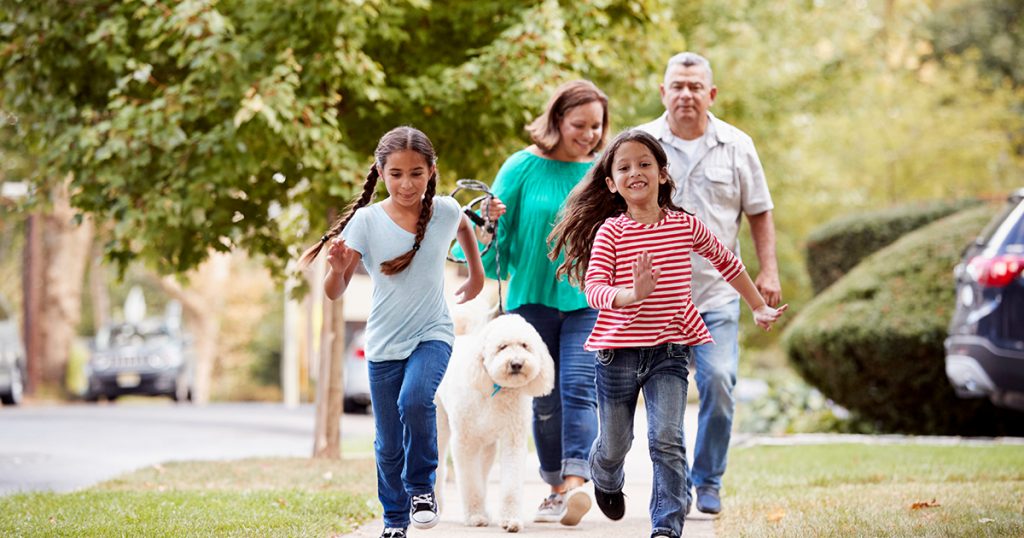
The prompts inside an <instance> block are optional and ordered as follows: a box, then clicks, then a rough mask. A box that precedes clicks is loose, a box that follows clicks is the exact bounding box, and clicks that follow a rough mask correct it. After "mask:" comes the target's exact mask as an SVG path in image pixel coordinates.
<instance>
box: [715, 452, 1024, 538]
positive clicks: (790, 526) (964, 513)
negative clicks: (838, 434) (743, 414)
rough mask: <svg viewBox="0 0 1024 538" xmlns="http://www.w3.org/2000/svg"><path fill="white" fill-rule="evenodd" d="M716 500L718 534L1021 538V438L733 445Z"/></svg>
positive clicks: (1023, 473)
mask: <svg viewBox="0 0 1024 538" xmlns="http://www.w3.org/2000/svg"><path fill="white" fill-rule="evenodd" d="M723 501H724V512H723V515H722V517H721V518H719V520H718V521H717V522H716V527H715V528H716V531H717V533H718V535H719V536H729V537H732V536H844V537H845V536H971V537H974V536H1024V446H1020V445H1017V446H1009V445H1007V446H983V447H978V446H934V445H933V446H926V445H861V444H846V445H816V446H771V447H769V446H761V447H752V448H746V449H736V450H733V451H731V452H730V455H729V472H728V473H726V476H725V496H724V498H723ZM932 501H934V503H933V502H932ZM922 504H925V505H926V506H922ZM915 505H916V507H915Z"/></svg>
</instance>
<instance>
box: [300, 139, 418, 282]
mask: <svg viewBox="0 0 1024 538" xmlns="http://www.w3.org/2000/svg"><path fill="white" fill-rule="evenodd" d="M403 150H413V151H415V152H416V153H419V154H420V155H422V156H423V158H424V159H426V161H427V165H428V166H432V165H433V164H434V163H435V162H437V154H436V153H435V152H434V145H433V144H431V143H430V139H429V138H427V135H425V134H423V132H422V131H420V130H419V129H416V128H413V127H407V126H403V127H396V128H394V129H392V130H390V131H388V132H387V133H385V134H384V136H382V137H381V138H380V142H378V143H377V149H376V150H374V152H373V155H374V159H375V162H374V165H373V166H371V167H370V172H369V173H368V174H366V180H365V181H364V182H363V192H362V194H361V195H360V196H359V198H358V199H356V200H355V201H354V202H352V203H351V204H349V206H348V207H347V208H346V209H345V213H343V214H342V216H341V217H339V218H338V220H336V221H334V224H332V225H331V227H330V228H329V229H328V230H327V232H325V233H324V235H322V236H321V237H320V240H319V241H317V242H316V243H315V244H314V245H313V246H311V247H309V248H308V249H306V251H305V252H303V253H302V256H301V257H300V258H299V268H305V267H308V266H309V264H311V263H313V260H315V259H316V257H317V255H319V254H320V251H321V250H323V248H324V245H325V244H327V242H328V241H330V240H331V239H333V238H335V237H337V236H338V234H340V233H341V231H342V230H344V229H345V226H346V225H347V224H348V223H349V221H351V220H352V216H353V215H354V214H355V212H356V211H357V210H359V208H361V207H365V206H366V205H368V204H369V203H370V202H371V201H372V200H373V193H374V190H376V188H377V180H378V179H379V178H380V173H379V170H380V169H383V168H384V167H385V166H386V165H387V162H388V157H389V156H390V155H391V154H392V153H394V152H396V151H403ZM436 190H437V170H435V171H434V173H432V174H431V175H430V179H429V180H428V181H427V190H426V192H425V193H424V194H423V205H422V207H421V208H420V217H419V220H418V221H417V222H416V238H415V239H414V240H413V244H412V248H411V249H409V250H408V251H407V252H406V253H405V254H402V255H401V256H398V257H396V258H393V259H390V260H388V261H386V262H383V263H381V264H380V272H381V273H384V274H385V275H394V274H397V273H400V272H402V271H404V270H405V268H406V267H409V264H410V263H412V259H413V257H414V256H416V252H417V251H418V250H419V249H420V243H421V242H423V236H424V235H425V234H426V233H427V223H429V222H430V216H431V214H432V213H433V208H434V193H435V191H436Z"/></svg>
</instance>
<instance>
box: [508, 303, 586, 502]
mask: <svg viewBox="0 0 1024 538" xmlns="http://www.w3.org/2000/svg"><path fill="white" fill-rule="evenodd" d="M513 313H515V314H519V315H520V316H523V318H524V319H526V321H527V322H529V323H530V325H533V328H534V329H537V332H538V333H540V337H541V338H542V339H543V340H544V343H545V344H547V346H548V351H549V352H550V353H551V358H553V359H554V360H555V372H556V374H557V375H556V376H555V388H554V389H553V390H552V391H551V394H548V395H547V396H542V397H540V398H534V400H533V440H534V442H535V443H536V445H537V459H539V460H540V477H541V479H543V480H544V482H546V483H548V484H550V485H552V486H558V485H561V484H562V482H564V481H565V477H566V476H580V477H583V479H584V480H590V465H589V464H588V463H587V459H588V458H589V457H590V447H591V445H593V443H594V438H595V437H597V388H596V386H595V385H594V353H593V352H591V351H587V350H585V349H583V343H584V342H586V341H587V338H588V337H589V336H590V332H591V331H592V330H593V329H594V323H595V322H596V321H597V311H596V310H593V309H591V308H584V309H581V310H573V311H571V312H562V311H560V310H556V309H554V308H550V307H547V306H543V305H538V304H527V305H523V306H521V307H519V308H517V309H516V310H515V312H513Z"/></svg>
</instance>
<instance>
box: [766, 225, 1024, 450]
mask: <svg viewBox="0 0 1024 538" xmlns="http://www.w3.org/2000/svg"><path fill="white" fill-rule="evenodd" d="M993 211H994V209H993V208H992V207H991V206H984V207H977V208H973V209H968V210H966V211H963V212H960V213H957V214H955V215H953V216H950V217H947V218H945V219H942V220H940V221H938V222H935V223H932V224H930V225H928V226H926V227H924V228H922V229H921V230H918V231H915V232H912V233H910V234H908V235H907V236H905V237H903V238H902V239H900V240H898V241H897V242H896V243H894V244H892V245H890V246H888V247H886V248H884V249H882V250H880V251H879V252H876V253H875V254H873V255H871V256H870V257H868V258H867V259H866V260H864V262H863V263H861V264H860V265H858V266H857V267H855V268H854V269H853V270H852V271H851V272H850V273H849V274H848V275H846V276H845V277H843V278H842V279H840V280H839V281H837V282H836V283H835V284H834V285H833V286H831V287H829V288H828V289H827V290H825V291H824V292H823V293H822V294H821V295H819V296H818V297H816V298H815V299H814V300H812V301H811V302H810V303H809V304H808V305H807V306H806V307H805V308H804V309H803V311H802V312H801V313H800V315H799V316H798V317H797V318H796V319H795V320H794V322H793V323H792V324H791V325H790V326H789V327H788V328H787V330H786V332H785V334H784V336H783V346H784V347H785V349H786V352H787V353H788V355H789V358H790V360H791V362H792V363H793V365H794V366H795V367H796V369H797V370H798V371H799V372H800V374H801V375H802V376H803V377H804V378H805V379H807V380H808V381H809V382H810V383H812V384H813V385H815V386H816V387H818V388H819V389H820V390H821V391H822V393H824V394H825V395H826V396H828V397H829V398H831V399H833V400H834V401H835V402H837V403H838V404H840V405H842V406H844V407H846V408H848V409H850V410H851V411H855V412H857V413H859V414H860V415H861V416H863V417H865V418H868V419H871V420H874V421H876V422H877V423H878V426H879V428H880V429H883V430H886V431H903V432H913V433H943V434H970V435H990V434H1002V433H1007V432H1011V431H1017V432H1021V433H1024V431H1022V430H1024V420H1021V416H1020V414H1017V413H1012V412H1008V411H1003V410H999V409H996V408H994V407H993V406H992V405H991V404H990V403H989V402H988V401H987V400H962V399H959V398H957V397H956V395H955V394H954V393H953V389H952V388H951V387H950V384H949V381H948V380H947V378H946V374H945V354H944V350H943V347H942V342H943V340H944V339H945V337H946V328H947V325H948V323H949V320H950V317H951V316H952V312H953V308H954V306H955V303H954V285H953V277H952V270H953V267H954V266H955V265H956V263H957V262H958V261H959V259H960V252H961V248H962V247H963V246H964V245H965V244H967V243H968V242H970V241H971V240H973V238H974V237H975V236H976V235H977V233H978V232H979V231H980V230H981V228H982V227H983V226H984V225H985V223H987V222H988V220H989V219H990V218H991V215H992V214H993Z"/></svg>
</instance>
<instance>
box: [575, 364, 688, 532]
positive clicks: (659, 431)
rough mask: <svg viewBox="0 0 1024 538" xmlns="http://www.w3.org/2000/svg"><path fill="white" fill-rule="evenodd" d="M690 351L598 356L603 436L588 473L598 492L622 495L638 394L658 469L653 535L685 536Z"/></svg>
mask: <svg viewBox="0 0 1024 538" xmlns="http://www.w3.org/2000/svg"><path fill="white" fill-rule="evenodd" d="M691 354H692V350H691V348H690V347H689V346H685V345H682V344H662V345H660V346H654V347H639V348H625V349H603V350H600V351H598V354H597V402H598V414H599V415H600V418H601V433H600V434H599V435H598V438H597V440H596V441H595V442H594V450H593V451H592V452H591V455H590V467H591V472H592V473H593V477H594V487H595V488H597V489H599V490H601V491H604V492H608V493H614V492H618V491H621V490H622V487H623V485H624V484H625V480H626V476H625V472H624V471H623V464H624V462H625V460H626V453H627V452H629V448H630V446H631V445H632V444H633V416H634V415H635V414H636V403H637V399H638V397H639V395H640V391H643V394H644V405H645V406H646V408H647V443H648V445H649V446H650V453H651V462H652V463H653V464H654V485H653V488H652V491H651V506H650V512H651V527H652V530H651V534H657V533H658V532H662V533H666V532H667V533H671V535H672V536H675V537H679V536H681V535H682V532H683V522H684V521H685V518H686V513H685V512H684V510H685V509H686V508H685V507H686V505H687V503H688V502H689V498H690V491H689V489H688V488H687V483H686V441H685V439H684V437H683V415H684V414H685V412H686V391H687V385H686V383H687V379H686V378H687V376H688V375H689V373H690V372H689V369H688V367H689V364H690V356H691Z"/></svg>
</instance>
